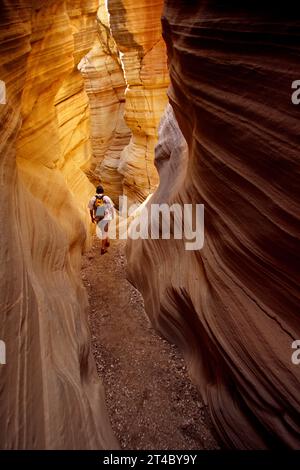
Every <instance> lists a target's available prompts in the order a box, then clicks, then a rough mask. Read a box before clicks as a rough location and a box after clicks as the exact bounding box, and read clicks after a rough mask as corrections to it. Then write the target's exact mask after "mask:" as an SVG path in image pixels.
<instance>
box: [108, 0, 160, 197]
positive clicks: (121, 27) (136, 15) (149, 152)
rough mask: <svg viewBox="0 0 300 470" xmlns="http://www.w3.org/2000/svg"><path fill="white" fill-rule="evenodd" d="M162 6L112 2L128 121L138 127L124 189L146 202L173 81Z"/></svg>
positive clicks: (126, 155)
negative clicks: (161, 125)
mask: <svg viewBox="0 0 300 470" xmlns="http://www.w3.org/2000/svg"><path fill="white" fill-rule="evenodd" d="M162 5H163V2H162V1H161V0H158V1H157V0H156V1H155V0H151V1H146V0H144V1H142V2H136V1H134V0H125V1H121V0H109V1H108V9H109V14H110V26H111V30H112V34H113V37H114V39H115V41H116V44H117V47H118V49H119V51H120V53H121V61H122V66H123V69H124V75H125V80H126V85H127V88H126V93H125V98H126V102H125V120H126V123H127V125H128V127H129V128H130V129H131V131H132V138H131V140H130V143H129V145H128V146H127V147H126V148H125V149H124V150H123V152H122V155H121V162H120V165H119V171H120V172H121V173H122V174H123V176H124V180H123V185H124V193H125V194H126V195H127V196H128V197H129V199H130V200H132V201H142V200H143V199H144V198H145V197H146V196H147V195H148V194H149V193H150V192H153V190H154V189H155V188H156V186H157V184H158V175H157V172H156V169H155V167H154V164H153V159H154V147H155V144H156V142H157V126H158V124H159V121H160V118H161V116H162V114H163V111H164V108H165V106H166V104H167V97H166V88H167V86H168V81H169V78H168V70H167V64H166V52H165V45H164V41H163V39H162V37H161V24H160V16H161V11H162Z"/></svg>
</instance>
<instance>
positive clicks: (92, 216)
mask: <svg viewBox="0 0 300 470" xmlns="http://www.w3.org/2000/svg"><path fill="white" fill-rule="evenodd" d="M90 214H91V221H92V223H94V222H95V217H94V209H90Z"/></svg>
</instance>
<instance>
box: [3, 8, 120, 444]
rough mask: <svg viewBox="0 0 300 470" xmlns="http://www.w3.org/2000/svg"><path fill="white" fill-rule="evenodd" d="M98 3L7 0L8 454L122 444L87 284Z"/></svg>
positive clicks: (5, 268) (5, 409) (5, 245)
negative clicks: (89, 315)
mask: <svg viewBox="0 0 300 470" xmlns="http://www.w3.org/2000/svg"><path fill="white" fill-rule="evenodd" d="M97 3H98V2H97V1H75V2H74V1H72V2H71V1H70V2H69V1H68V2H64V1H57V0H47V1H46V0H45V1H42V0H41V1H39V2H33V1H31V0H16V1H14V2H11V1H7V0H2V1H1V12H0V23H1V29H0V47H1V57H0V79H1V80H3V81H4V82H5V84H6V93H7V103H6V104H4V105H0V123H1V124H0V126H1V127H0V132H1V140H0V155H1V160H0V164H1V184H0V188H1V201H2V203H1V209H0V214H1V245H0V250H1V254H0V256H1V290H0V291H1V315H0V338H1V340H2V341H5V343H6V347H7V364H6V365H5V366H1V369H0V375H1V377H0V383H1V386H0V427H1V433H0V447H1V448H6V449H14V448H18V449H22V448H31V449H36V448H48V449H52V448H58V449H60V448H81V449H85V448H112V447H117V443H116V441H115V439H114V437H113V435H112V431H111V428H110V424H109V421H108V418H107V415H106V410H105V404H104V392H103V389H102V385H101V383H100V382H99V380H98V377H97V374H96V371H95V367H94V363H93V359H92V357H91V352H90V346H89V334H88V329H87V322H86V307H87V298H86V294H85V291H84V289H83V287H82V285H81V282H80V281H79V269H80V259H81V252H82V249H83V247H84V245H85V243H86V217H87V215H85V214H86V209H85V206H86V198H87V196H88V195H90V194H91V192H92V191H93V187H92V185H91V184H90V183H89V181H88V179H87V178H86V176H85V175H84V173H83V172H82V168H84V166H85V165H86V162H87V161H88V160H89V159H90V158H91V155H90V154H89V153H90V143H89V138H88V135H87V132H86V128H87V125H88V124H87V122H88V114H89V111H88V107H87V97H86V95H85V94H84V92H83V81H82V78H81V76H80V74H79V72H77V69H76V64H77V63H78V62H79V61H80V59H81V58H82V55H84V54H86V53H87V51H88V50H89V48H90V47H92V44H93V42H94V35H95V26H94V23H93V20H92V17H93V16H94V17H95V14H96V9H97V6H98V5H97Z"/></svg>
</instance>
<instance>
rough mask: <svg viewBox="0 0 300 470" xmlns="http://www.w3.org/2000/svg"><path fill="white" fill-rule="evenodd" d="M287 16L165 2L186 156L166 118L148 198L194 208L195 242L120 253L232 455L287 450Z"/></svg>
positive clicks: (291, 54) (294, 428)
mask: <svg viewBox="0 0 300 470" xmlns="http://www.w3.org/2000/svg"><path fill="white" fill-rule="evenodd" d="M296 18H297V15H296V11H295V8H294V9H293V7H292V5H291V4H290V3H289V2H287V3H286V4H282V5H281V8H280V9H279V8H278V9H277V7H275V6H274V8H273V9H272V8H271V9H269V8H268V9H264V8H263V6H262V5H261V4H258V2H243V4H241V3H237V2H229V3H228V2H226V3H224V2H219V1H206V2H183V1H171V0H170V1H166V2H165V9H164V13H163V34H164V37H165V40H166V43H167V49H168V59H169V66H170V76H171V83H172V85H171V88H170V90H169V97H170V102H171V104H172V106H173V108H174V111H175V115H176V118H177V120H178V123H179V126H180V129H181V131H182V133H183V135H184V137H185V139H186V142H187V144H188V151H187V150H186V147H185V145H184V143H183V141H182V139H183V137H182V135H181V132H180V131H179V129H177V131H176V123H175V122H174V121H175V117H174V116H172V112H171V111H170V110H168V111H167V114H166V115H165V118H164V120H163V122H162V124H161V130H160V139H159V145H158V146H157V150H156V162H157V167H158V169H159V173H160V186H159V188H158V190H157V192H156V193H155V195H154V196H153V198H152V200H151V202H152V203H161V202H168V203H170V204H172V203H174V202H177V203H180V204H181V205H183V204H184V203H203V204H204V205H205V244H204V248H203V249H202V250H201V251H195V252H188V251H185V249H184V242H183V241H179V240H173V241H168V240H137V241H131V242H130V245H129V249H128V260H129V271H130V279H131V280H132V281H133V283H134V284H135V285H136V286H137V287H138V288H139V289H140V291H141V292H142V294H143V296H144V300H145V308H146V311H147V313H148V315H149V317H150V319H151V321H152V323H153V324H154V325H155V326H156V328H158V329H159V330H160V331H161V332H162V333H163V334H164V335H165V336H166V337H167V338H170V339H171V340H173V341H175V342H176V343H177V344H178V345H179V346H180V347H181V348H182V349H183V351H184V353H185V357H186V361H187V364H188V367H189V371H190V373H191V375H192V376H193V377H194V379H195V380H196V381H197V382H198V384H199V387H200V390H201V393H202V397H203V398H204V400H205V401H206V402H207V403H208V405H209V408H210V412H211V416H212V419H213V422H214V424H215V426H216V429H217V430H218V432H219V435H220V436H221V438H222V439H223V441H224V442H225V444H226V445H228V446H231V447H235V448H241V449H244V448H246V449H253V448H278V447H285V446H286V447H291V448H299V447H300V427H299V423H300V413H299V412H300V400H299V383H300V382H299V379H300V369H299V367H297V366H295V365H293V364H292V362H291V354H292V351H293V350H292V349H291V344H292V341H293V340H294V339H297V338H299V337H300V329H299V318H298V317H299V280H300V279H299V261H300V259H299V233H300V232H299V218H300V207H299V149H298V134H299V109H300V108H299V107H298V108H297V107H296V106H294V105H293V104H292V102H291V83H292V81H293V80H295V79H296V78H298V77H299V76H300V66H299V20H297V19H296ZM170 130H171V132H170ZM176 134H177V136H176ZM171 183H172V185H171Z"/></svg>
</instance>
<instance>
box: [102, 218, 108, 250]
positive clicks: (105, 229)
mask: <svg viewBox="0 0 300 470" xmlns="http://www.w3.org/2000/svg"><path fill="white" fill-rule="evenodd" d="M107 237H108V222H106V223H105V224H104V225H103V228H102V244H101V253H102V254H103V253H105V252H106V243H107Z"/></svg>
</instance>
